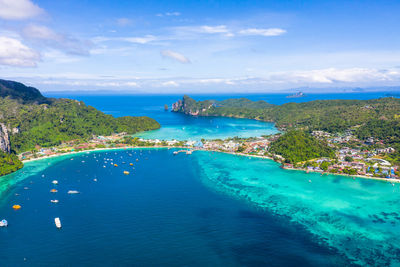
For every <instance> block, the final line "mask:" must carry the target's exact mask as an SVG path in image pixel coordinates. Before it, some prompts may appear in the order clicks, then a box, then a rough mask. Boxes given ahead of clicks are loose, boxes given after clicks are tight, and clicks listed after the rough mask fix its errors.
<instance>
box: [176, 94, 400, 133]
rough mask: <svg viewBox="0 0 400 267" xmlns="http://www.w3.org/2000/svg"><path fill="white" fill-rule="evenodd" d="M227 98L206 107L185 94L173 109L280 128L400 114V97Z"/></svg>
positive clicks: (341, 124)
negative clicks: (271, 101)
mask: <svg viewBox="0 0 400 267" xmlns="http://www.w3.org/2000/svg"><path fill="white" fill-rule="evenodd" d="M225 101H227V102H228V103H229V104H226V105H223V104H222V105H218V103H224V101H219V102H215V104H214V105H212V106H210V108H208V109H206V110H204V109H198V107H199V106H200V107H204V106H207V105H204V104H202V103H205V101H195V100H193V99H191V98H190V97H188V96H186V97H185V98H184V99H183V101H181V103H183V104H182V105H180V108H177V109H174V110H175V111H177V112H184V113H187V111H188V110H192V111H196V110H198V111H199V114H198V115H204V116H225V117H239V118H249V119H258V120H263V121H272V122H275V124H276V126H277V127H278V128H284V129H290V128H303V129H307V130H324V131H327V132H331V133H336V132H340V131H344V130H346V129H348V128H350V127H353V126H358V125H364V124H366V123H367V122H369V121H371V120H387V121H391V120H397V119H398V117H399V116H400V99H398V98H390V97H388V98H381V99H373V100H316V101H310V102H304V103H286V104H283V105H271V104H268V103H266V102H263V103H262V102H260V101H257V102H254V101H250V100H243V99H237V100H235V101H234V100H232V99H230V100H225ZM178 106H179V105H178Z"/></svg>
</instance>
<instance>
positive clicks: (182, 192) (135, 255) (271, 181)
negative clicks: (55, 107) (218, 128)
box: [0, 149, 400, 266]
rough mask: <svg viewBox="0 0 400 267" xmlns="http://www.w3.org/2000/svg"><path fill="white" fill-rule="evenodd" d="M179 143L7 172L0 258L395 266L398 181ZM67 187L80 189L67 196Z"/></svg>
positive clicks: (8, 262) (9, 261) (399, 244)
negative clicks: (177, 147)
mask: <svg viewBox="0 0 400 267" xmlns="http://www.w3.org/2000/svg"><path fill="white" fill-rule="evenodd" d="M172 151H173V150H167V149H144V150H139V149H136V150H119V151H109V152H92V153H90V154H86V153H84V154H80V155H72V156H65V157H63V158H56V159H48V160H42V161H37V162H31V163H28V164H27V165H26V167H25V168H24V169H22V170H21V171H19V172H17V173H15V174H13V175H10V176H6V177H3V178H1V179H0V181H1V184H0V186H1V188H2V190H4V189H5V191H3V193H2V194H1V195H0V196H1V200H0V217H1V218H7V219H8V221H9V223H10V226H9V227H8V228H6V229H5V228H3V229H0V246H1V247H2V249H1V250H0V265H2V266H15V265H21V264H22V263H23V262H24V258H26V263H27V264H29V265H41V266H43V265H54V264H60V265H87V264H92V265H93V264H95V265H104V266H106V265H110V264H117V265H132V264H136V265H164V266H165V265H175V266H176V265H179V266H181V265H201V266H204V265H212V266H220V265H221V266H222V265H224V266H226V265H228V266H243V265H246V266H261V265H263V266H265V265H268V266H282V265H284V266H294V265H296V266H298V265H301V266H321V265H351V264H359V265H375V266H384V265H392V266H396V265H398V264H399V255H400V254H399V253H400V240H399V237H398V233H399V230H400V229H399V222H400V215H399V213H398V207H399V204H400V186H399V185H398V184H396V185H395V186H392V184H390V183H387V182H380V181H371V180H365V179H355V180H353V179H352V178H348V177H341V176H320V175H319V174H306V173H304V172H298V171H289V170H282V169H280V168H279V167H278V164H276V163H275V162H273V161H271V160H263V159H258V158H248V157H241V156H234V155H229V154H222V153H213V152H203V151H196V152H195V153H193V154H192V155H183V154H180V155H178V156H173V154H172ZM71 158H73V159H74V160H70V159H71ZM104 158H113V159H114V162H116V163H118V165H119V166H120V167H118V168H114V167H112V166H111V164H110V163H109V162H108V163H104ZM136 158H138V161H136ZM83 161H84V162H83ZM131 161H132V162H133V163H134V165H135V166H134V167H135V169H130V167H129V166H128V163H129V162H131ZM123 162H126V163H125V164H124V163H123ZM103 165H105V166H106V168H103ZM126 169H129V170H130V171H131V174H130V175H123V174H122V171H123V170H126ZM42 175H44V177H42ZM93 178H97V179H98V182H94V181H93ZM53 179H57V180H58V181H59V182H60V184H59V185H58V186H57V189H58V191H59V192H58V193H57V194H56V195H53V194H51V193H50V192H49V190H50V189H51V188H53V187H54V186H53V185H52V184H51V181H52V180H53ZM24 187H28V188H29V189H28V190H25V189H24ZM71 189H76V190H79V191H81V192H82V193H81V194H79V195H68V194H66V192H67V191H68V190H71ZM16 194H18V195H16ZM53 198H57V199H59V200H60V203H58V204H57V205H54V204H53V203H50V199H53ZM13 204H21V205H22V209H21V210H19V211H14V210H12V208H11V206H12V205H13ZM57 216H59V217H60V218H61V220H62V222H63V229H62V230H61V231H58V230H57V229H56V228H55V226H54V222H53V219H54V217H57Z"/></svg>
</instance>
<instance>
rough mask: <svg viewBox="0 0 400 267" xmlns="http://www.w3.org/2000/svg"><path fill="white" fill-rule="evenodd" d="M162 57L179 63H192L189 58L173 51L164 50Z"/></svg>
mask: <svg viewBox="0 0 400 267" xmlns="http://www.w3.org/2000/svg"><path fill="white" fill-rule="evenodd" d="M161 55H162V56H163V57H168V58H171V59H173V60H176V61H179V62H180V63H190V60H189V59H188V58H187V57H185V56H184V55H182V54H180V53H178V52H175V51H172V50H163V51H161Z"/></svg>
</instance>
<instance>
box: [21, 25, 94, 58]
mask: <svg viewBox="0 0 400 267" xmlns="http://www.w3.org/2000/svg"><path fill="white" fill-rule="evenodd" d="M22 35H23V36H24V37H25V38H27V39H30V40H33V41H36V42H38V43H39V44H41V45H45V46H50V47H52V48H56V49H60V50H62V51H64V52H66V53H68V54H73V55H89V49H90V48H91V46H92V44H91V42H89V41H84V40H80V39H77V38H74V37H71V36H68V35H65V34H60V33H57V32H55V31H53V30H52V29H50V28H48V27H46V26H43V25H36V24H29V25H28V26H26V27H25V28H24V29H23V30H22Z"/></svg>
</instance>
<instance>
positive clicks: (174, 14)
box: [156, 12, 181, 17]
mask: <svg viewBox="0 0 400 267" xmlns="http://www.w3.org/2000/svg"><path fill="white" fill-rule="evenodd" d="M180 15H181V13H180V12H166V13H164V14H162V13H158V14H156V16H157V17H163V16H168V17H171V16H174V17H177V16H180Z"/></svg>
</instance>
